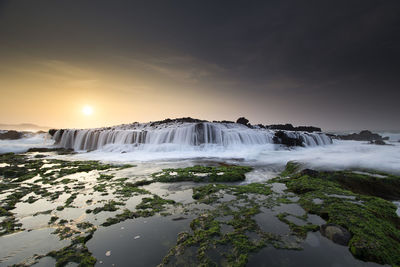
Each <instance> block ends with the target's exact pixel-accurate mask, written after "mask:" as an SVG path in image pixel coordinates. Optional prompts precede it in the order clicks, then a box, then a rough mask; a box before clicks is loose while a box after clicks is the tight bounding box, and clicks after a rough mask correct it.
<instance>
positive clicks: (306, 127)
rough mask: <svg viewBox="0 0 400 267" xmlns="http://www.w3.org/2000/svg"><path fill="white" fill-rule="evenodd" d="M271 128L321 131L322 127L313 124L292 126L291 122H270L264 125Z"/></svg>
mask: <svg viewBox="0 0 400 267" xmlns="http://www.w3.org/2000/svg"><path fill="white" fill-rule="evenodd" d="M266 127H267V128H268V129H271V130H284V131H301V132H321V131H322V129H321V128H319V127H314V126H298V127H294V126H293V125H292V124H290V123H287V124H272V125H267V126H266Z"/></svg>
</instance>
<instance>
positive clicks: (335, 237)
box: [320, 223, 351, 246]
mask: <svg viewBox="0 0 400 267" xmlns="http://www.w3.org/2000/svg"><path fill="white" fill-rule="evenodd" d="M320 232H321V234H322V235H323V236H325V237H326V238H328V239H330V240H332V241H333V242H335V243H336V244H339V245H342V246H347V244H349V241H350V239H351V234H350V232H349V231H347V229H345V228H343V227H342V226H340V225H336V224H333V223H328V224H324V225H321V228H320Z"/></svg>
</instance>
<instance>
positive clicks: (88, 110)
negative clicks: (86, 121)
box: [82, 106, 93, 116]
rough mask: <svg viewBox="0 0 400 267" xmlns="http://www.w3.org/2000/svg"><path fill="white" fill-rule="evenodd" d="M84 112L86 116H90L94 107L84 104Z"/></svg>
mask: <svg viewBox="0 0 400 267" xmlns="http://www.w3.org/2000/svg"><path fill="white" fill-rule="evenodd" d="M82 113H83V114H84V115H86V116H90V115H92V113H93V108H92V107H91V106H84V107H83V109H82Z"/></svg>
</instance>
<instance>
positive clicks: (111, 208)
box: [93, 200, 124, 214]
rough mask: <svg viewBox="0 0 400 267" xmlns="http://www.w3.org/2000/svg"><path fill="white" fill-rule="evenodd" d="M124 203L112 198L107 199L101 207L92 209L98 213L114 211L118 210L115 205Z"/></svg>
mask: <svg viewBox="0 0 400 267" xmlns="http://www.w3.org/2000/svg"><path fill="white" fill-rule="evenodd" d="M122 205H124V203H123V202H119V201H114V200H110V201H108V202H107V203H106V204H104V206H103V207H97V208H95V209H94V210H93V213H94V214H97V213H100V212H102V211H116V210H118V208H117V206H122Z"/></svg>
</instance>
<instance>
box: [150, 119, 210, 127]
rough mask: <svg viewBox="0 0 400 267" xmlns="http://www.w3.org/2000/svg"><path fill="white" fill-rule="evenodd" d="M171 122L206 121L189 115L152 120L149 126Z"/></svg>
mask: <svg viewBox="0 0 400 267" xmlns="http://www.w3.org/2000/svg"><path fill="white" fill-rule="evenodd" d="M172 122H175V123H176V122H181V123H183V122H207V121H206V120H199V119H193V118H191V117H184V118H176V119H169V118H168V119H165V120H162V121H154V122H152V123H151V124H150V125H151V126H156V125H160V124H165V123H172Z"/></svg>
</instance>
